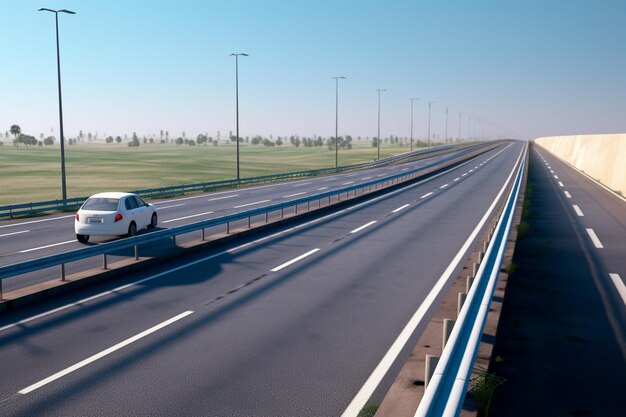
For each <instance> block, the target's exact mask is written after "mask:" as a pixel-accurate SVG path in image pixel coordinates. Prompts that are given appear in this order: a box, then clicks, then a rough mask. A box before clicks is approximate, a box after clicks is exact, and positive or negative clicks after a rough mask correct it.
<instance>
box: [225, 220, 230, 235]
mask: <svg viewBox="0 0 626 417" xmlns="http://www.w3.org/2000/svg"><path fill="white" fill-rule="evenodd" d="M229 233H230V222H226V234H229Z"/></svg>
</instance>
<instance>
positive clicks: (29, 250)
mask: <svg viewBox="0 0 626 417" xmlns="http://www.w3.org/2000/svg"><path fill="white" fill-rule="evenodd" d="M74 242H77V240H76V239H74V240H68V241H66V242H59V243H53V244H52V245H46V246H39V247H38V248H32V249H24V250H21V251H19V252H18V253H27V252H33V251H36V250H39V249H46V248H51V247H53V246H61V245H67V244H68V243H74Z"/></svg>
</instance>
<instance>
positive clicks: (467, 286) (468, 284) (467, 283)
mask: <svg viewBox="0 0 626 417" xmlns="http://www.w3.org/2000/svg"><path fill="white" fill-rule="evenodd" d="M472 284H474V277H473V276H470V275H468V276H467V278H466V279H465V292H466V293H469V290H470V288H472Z"/></svg>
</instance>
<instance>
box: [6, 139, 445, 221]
mask: <svg viewBox="0 0 626 417" xmlns="http://www.w3.org/2000/svg"><path fill="white" fill-rule="evenodd" d="M452 147H453V146H442V147H438V148H432V149H425V150H421V151H415V152H406V153H403V154H400V155H395V156H391V157H389V158H384V159H381V160H378V161H373V162H363V163H360V164H353V165H345V166H341V167H338V168H320V169H312V170H306V171H295V172H286V173H282V174H272V175H263V176H257V177H248V178H242V179H239V180H237V179H230V180H222V181H210V182H200V183H194V184H183V185H172V186H169V187H159V188H144V189H138V190H133V191H131V192H132V193H135V194H139V195H140V196H142V197H145V198H159V197H166V196H171V195H177V194H186V193H193V192H201V191H212V190H215V189H218V188H228V187H239V186H242V185H250V184H256V183H259V182H271V181H280V180H285V179H292V178H299V177H308V176H317V175H325V174H333V173H340V172H345V171H356V170H361V169H368V168H374V167H377V166H384V165H389V164H393V163H398V162H400V161H403V160H408V159H411V158H415V157H419V156H424V155H427V154H430V153H433V152H440V151H445V150H447V149H450V148H452ZM87 198H88V196H85V197H73V198H68V199H65V200H62V199H60V200H49V201H39V202H32V203H23V204H12V205H6V206H0V218H4V217H13V216H21V215H28V214H34V213H42V212H47V211H61V210H71V209H76V208H78V207H79V206H80V205H81V204H83V202H84V201H85V200H86V199H87Z"/></svg>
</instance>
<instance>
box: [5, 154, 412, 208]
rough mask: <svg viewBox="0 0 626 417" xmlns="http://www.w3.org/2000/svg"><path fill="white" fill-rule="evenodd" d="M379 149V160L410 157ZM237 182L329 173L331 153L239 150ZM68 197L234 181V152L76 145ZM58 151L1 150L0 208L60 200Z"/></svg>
mask: <svg viewBox="0 0 626 417" xmlns="http://www.w3.org/2000/svg"><path fill="white" fill-rule="evenodd" d="M408 150H409V148H408V147H390V146H389V145H386V146H385V145H381V148H380V153H381V158H382V157H386V156H391V155H395V154H398V153H402V152H406V151H408ZM240 157H241V177H253V176H258V175H266V174H275V173H282V172H289V171H301V170H307V169H315V168H323V167H331V166H334V164H335V153H334V151H329V150H328V148H326V147H321V148H304V147H300V148H295V147H294V146H285V145H283V146H280V147H278V146H275V147H271V148H268V147H264V146H252V145H242V146H241V155H240ZM65 158H66V172H67V195H68V197H79V196H86V195H91V194H94V193H96V192H100V191H110V190H118V191H125V190H133V189H138V188H154V187H164V186H169V185H179V184H189V183H194V182H204V181H216V180H223V179H231V178H234V177H235V158H236V153H235V146H232V145H230V146H218V147H214V146H175V145H161V144H152V145H141V146H139V147H138V148H129V147H128V146H127V145H125V144H124V145H117V144H78V145H72V146H67V145H66V147H65ZM374 159H376V148H373V147H371V146H365V145H362V146H358V145H357V146H355V147H354V148H353V149H351V150H345V151H342V150H340V151H339V164H340V165H349V164H354V163H358V162H365V161H372V160H374ZM60 172H61V168H60V151H59V147H58V146H44V147H38V146H35V147H29V148H26V147H24V146H20V147H19V149H17V148H15V147H14V146H7V144H5V145H4V146H0V190H1V191H0V205H8V204H19V203H29V202H34V201H44V200H54V199H57V198H61V174H60Z"/></svg>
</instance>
